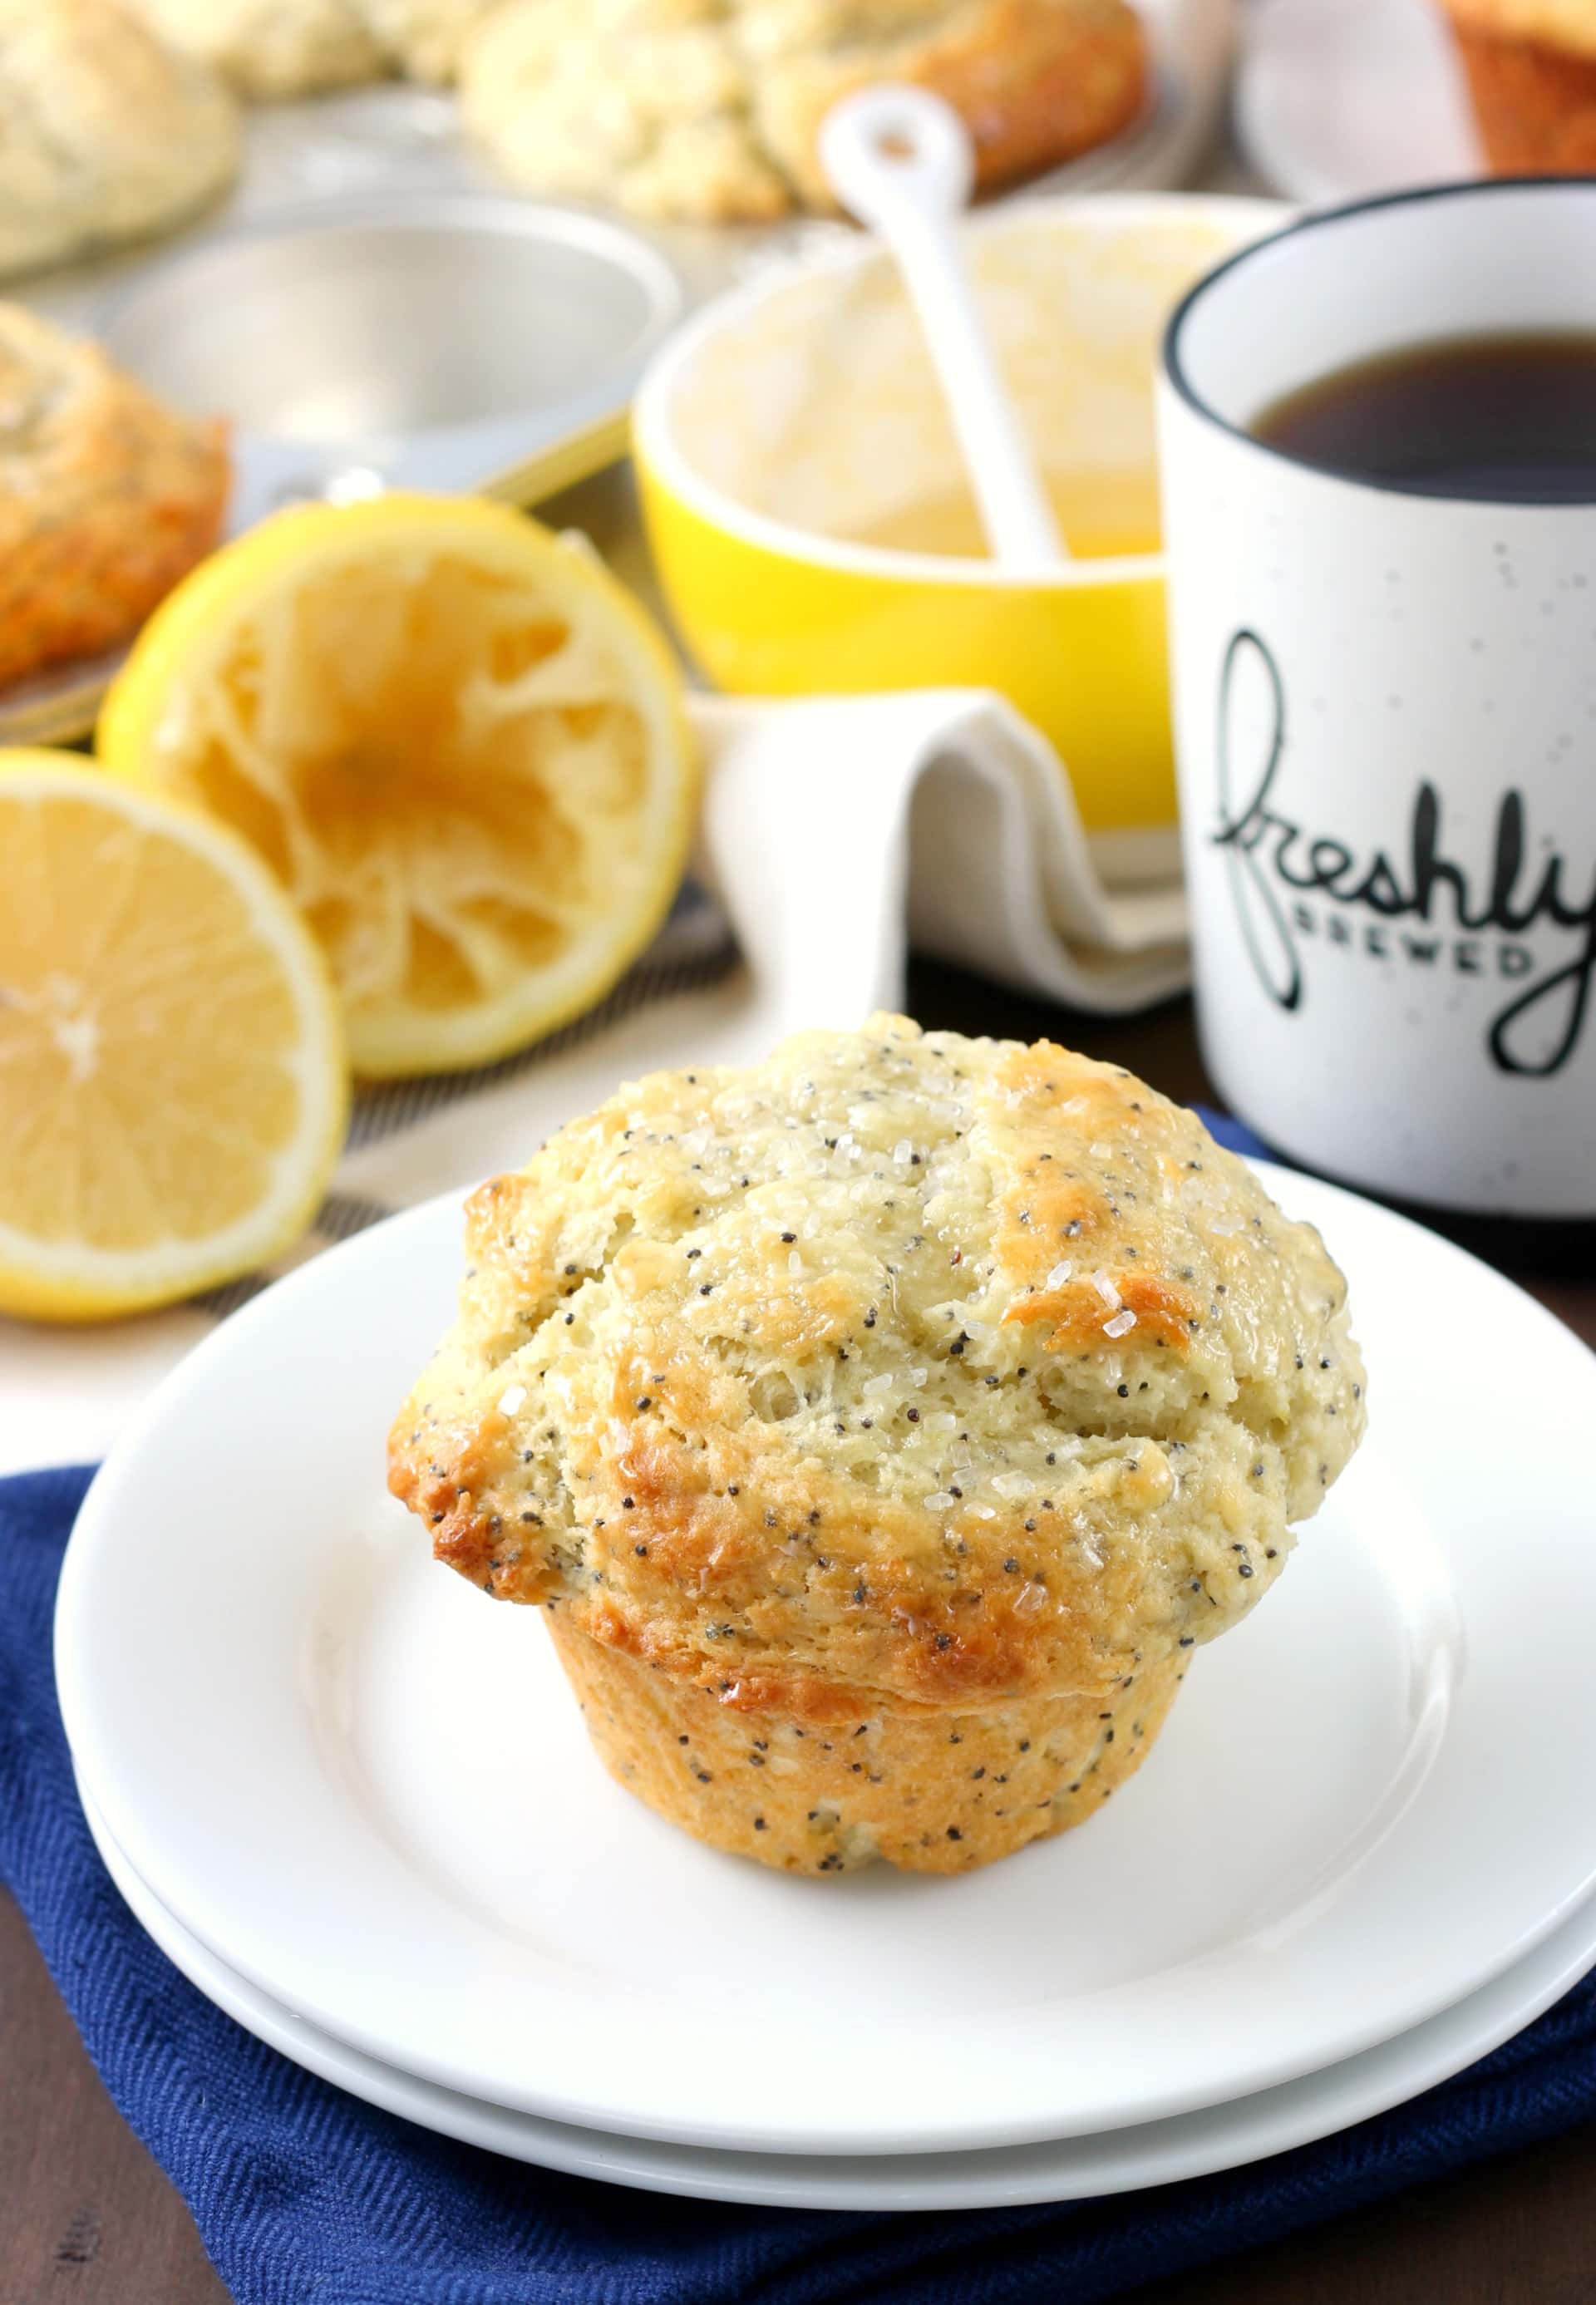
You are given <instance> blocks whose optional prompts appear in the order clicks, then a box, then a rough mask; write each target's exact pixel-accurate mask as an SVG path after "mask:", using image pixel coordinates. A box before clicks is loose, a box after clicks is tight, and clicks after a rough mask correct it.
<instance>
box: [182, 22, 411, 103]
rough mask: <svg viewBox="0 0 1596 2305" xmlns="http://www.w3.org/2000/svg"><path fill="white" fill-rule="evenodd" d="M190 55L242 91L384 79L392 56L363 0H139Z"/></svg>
mask: <svg viewBox="0 0 1596 2305" xmlns="http://www.w3.org/2000/svg"><path fill="white" fill-rule="evenodd" d="M136 4H137V6H138V7H139V9H140V13H142V14H143V16H144V17H145V19H146V21H148V22H149V24H150V25H152V26H153V27H154V29H155V30H157V31H158V32H159V33H161V34H162V36H163V37H164V38H166V39H167V40H169V41H170V42H171V43H172V44H173V46H174V47H179V48H182V49H183V51H184V53H185V54H187V55H193V56H197V57H200V58H201V59H202V60H203V61H204V62H205V63H206V64H211V65H214V67H215V68H216V71H217V72H222V73H224V74H225V77H226V78H227V79H228V80H229V81H231V82H232V83H233V87H234V88H235V89H237V90H238V91H239V93H240V95H241V96H247V97H252V98H257V99H259V98H266V99H270V98H281V97H292V96H314V95H316V94H318V93H319V92H320V91H321V90H323V89H333V88H352V87H355V86H357V85H358V84H359V83H360V82H361V81H369V80H377V79H379V78H380V77H381V75H382V73H383V72H384V71H385V70H386V60H385V58H384V55H383V52H382V49H381V47H380V46H379V45H378V39H377V37H376V35H375V34H374V33H373V31H372V30H371V29H370V27H369V25H368V23H367V21H366V19H365V15H364V13H363V12H362V10H361V5H360V0H136Z"/></svg>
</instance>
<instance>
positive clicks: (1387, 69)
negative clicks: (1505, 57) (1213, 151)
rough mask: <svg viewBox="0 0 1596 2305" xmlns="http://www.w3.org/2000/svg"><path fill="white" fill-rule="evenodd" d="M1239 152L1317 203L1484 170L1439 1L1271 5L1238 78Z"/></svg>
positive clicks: (1258, 11)
mask: <svg viewBox="0 0 1596 2305" xmlns="http://www.w3.org/2000/svg"><path fill="white" fill-rule="evenodd" d="M1235 125H1236V133H1237V136H1238V138H1239V140H1240V142H1241V146H1242V149H1243V151H1244V154H1245V156H1246V157H1247V159H1248V161H1249V162H1250V163H1251V165H1252V167H1253V168H1254V169H1255V170H1256V172H1257V173H1258V174H1259V175H1261V177H1262V178H1263V179H1264V181H1265V183H1269V184H1270V185H1272V186H1273V188H1274V189H1275V190H1276V191H1279V192H1284V193H1285V194H1286V195H1287V197H1288V198H1290V199H1292V200H1303V201H1307V202H1309V203H1311V204H1312V205H1314V206H1319V205H1322V204H1324V203H1326V202H1329V201H1333V200H1358V199H1362V198H1363V197H1364V196H1366V195H1367V194H1369V193H1371V192H1395V191H1405V190H1406V189H1407V188H1408V186H1409V185H1412V184H1434V183H1447V182H1449V181H1453V180H1456V178H1458V177H1463V176H1478V175H1481V174H1483V173H1484V166H1485V163H1484V158H1483V156H1482V155H1481V150H1480V143H1479V139H1478V137H1477V136H1476V134H1475V132H1474V123H1473V116H1472V115H1471V113H1470V111H1469V105H1468V94H1467V90H1466V89H1465V88H1464V81H1463V72H1462V67H1461V65H1460V64H1459V63H1458V61H1457V57H1456V53H1455V52H1454V50H1453V47H1452V43H1451V41H1450V39H1449V38H1448V37H1447V29H1446V26H1445V24H1444V23H1443V21H1441V15H1440V11H1439V8H1438V7H1436V6H1435V5H1434V4H1433V0H1263V4H1261V5H1259V6H1256V7H1254V8H1253V9H1252V11H1251V12H1250V14H1249V17H1248V20H1247V32H1246V45H1245V47H1244V51H1243V55H1242V61H1241V64H1240V68H1239V70H1238V72H1237V74H1236V82H1235Z"/></svg>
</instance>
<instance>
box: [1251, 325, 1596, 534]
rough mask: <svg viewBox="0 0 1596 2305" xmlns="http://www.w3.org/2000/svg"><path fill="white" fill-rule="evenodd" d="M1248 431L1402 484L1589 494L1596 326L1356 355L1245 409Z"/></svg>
mask: <svg viewBox="0 0 1596 2305" xmlns="http://www.w3.org/2000/svg"><path fill="white" fill-rule="evenodd" d="M1249 429H1250V430H1251V431H1252V437H1253V438H1254V439H1255V440H1261V441H1262V442H1263V444H1264V446H1265V447H1269V448H1278V449H1279V450H1280V451H1281V453H1282V454H1283V455H1287V456H1295V457H1296V458H1297V459H1298V461H1299V462H1300V463H1302V464H1316V465H1318V466H1319V467H1320V469H1321V470H1322V471H1325V472H1341V473H1344V474H1346V476H1347V477H1348V478H1349V479H1352V480H1360V481H1373V482H1375V483H1376V484H1377V485H1381V486H1384V487H1387V488H1395V489H1403V490H1404V491H1405V493H1406V494H1408V495H1410V496H1431V497H1467V498H1476V499H1480V498H1484V499H1488V500H1490V502H1492V503H1496V504H1542V505H1551V504H1592V503H1596V335H1592V334H1590V333H1588V332H1586V331H1584V330H1566V331H1565V330H1558V331H1556V332H1552V331H1543V330H1537V331H1534V332H1532V333H1514V334H1510V335H1499V336H1498V335H1492V336H1449V337H1443V338H1440V339H1439V340H1438V341H1434V342H1431V343H1429V344H1413V345H1411V346H1409V347H1407V348H1406V349H1405V350H1404V351H1401V352H1393V353H1380V354H1379V355H1378V357H1376V358H1375V359H1373V360H1363V361H1354V362H1353V363H1352V365H1351V366H1349V367H1346V368H1341V369H1337V370H1335V371H1334V372H1333V373H1332V374H1331V375H1329V376H1325V377H1320V378H1319V379H1318V380H1317V381H1316V382H1314V383H1312V384H1309V385H1304V386H1302V387H1299V388H1298V389H1297V390H1296V391H1295V392H1289V393H1287V394H1286V396H1284V397H1283V398H1282V399H1279V400H1277V401H1275V402H1274V403H1273V404H1271V405H1270V406H1269V407H1268V408H1266V409H1265V410H1264V411H1263V413H1261V415H1259V416H1257V417H1255V418H1254V419H1253V421H1252V425H1251V427H1250V428H1249Z"/></svg>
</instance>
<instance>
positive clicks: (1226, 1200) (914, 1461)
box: [390, 1016, 1363, 1872]
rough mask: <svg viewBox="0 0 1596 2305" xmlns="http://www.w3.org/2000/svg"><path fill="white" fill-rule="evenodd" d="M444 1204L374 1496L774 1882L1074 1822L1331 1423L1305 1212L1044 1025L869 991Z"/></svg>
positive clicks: (1319, 1451) (1003, 1840) (1340, 1416)
mask: <svg viewBox="0 0 1596 2305" xmlns="http://www.w3.org/2000/svg"><path fill="white" fill-rule="evenodd" d="M468 1229H469V1241H468V1253H469V1258H470V1269H469V1272H468V1274H467V1278H466V1280H465V1282H464V1286H463V1291H462V1296H461V1303H460V1313H459V1318H458V1320H457V1321H456V1323H455V1325H454V1328H453V1330H452V1331H450V1333H449V1335H448V1336H447V1337H446V1340H445V1341H444V1343H443V1345H442V1347H441V1348H440V1349H439V1351H438V1353H437V1357H436V1358H435V1359H434V1361H433V1362H432V1364H431V1365H430V1366H429V1369H428V1370H427V1371H426V1373H425V1374H424V1375H423V1376H422V1378H421V1380H420V1383H419V1384H418V1386H417V1387H416V1389H415V1391H414V1393H413V1395H412V1398H411V1399H410V1400H409V1401H408V1402H407V1403H406V1405H405V1407H404V1408H403V1411H402V1412H401V1414H400V1416H399V1417H398V1419H397V1421H396V1423H395V1427H394V1431H393V1435H392V1439H391V1443H390V1467H391V1470H390V1477H391V1484H392V1486H393V1488H394V1489H395V1493H397V1494H398V1495H399V1496H400V1497H402V1498H403V1500H404V1501H405V1502H406V1503H407V1504H408V1505H409V1506H410V1507H411V1509H412V1510H413V1511H415V1512H416V1513H417V1514H419V1515H420V1518H422V1520H423V1521H424V1522H425V1523H426V1524H427V1525H428V1527H429V1529H430V1532H431V1535H432V1540H433V1544H434V1549H435V1551H436V1552H437V1557H438V1558H439V1559H440V1560H441V1561H446V1562H447V1563H448V1564H449V1565H450V1566H451V1567H453V1568H454V1569H458V1570H459V1571H460V1573H461V1574H462V1575H463V1576H464V1577H466V1578H470V1579H471V1582H472V1583H474V1584H476V1585H479V1586H481V1587H482V1588H483V1589H484V1590H485V1591H487V1592H488V1593H490V1594H493V1595H496V1596H497V1598H499V1599H500V1600H505V1601H519V1602H526V1603H534V1604H539V1605H541V1606H542V1607H543V1608H544V1609H545V1610H546V1611H547V1612H548V1621H549V1625H550V1628H551V1630H552V1632H553V1634H554V1637H555V1642H556V1647H557V1648H558V1651H559V1654H560V1657H561V1660H562V1662H563V1663H564V1665H565V1670H566V1671H567V1673H568V1674H569V1676H570V1679H571V1680H572V1682H573V1686H574V1688H575V1690H576V1693H577V1695H578V1697H579V1698H580V1699H581V1701H582V1705H583V1707H584V1708H585V1711H586V1715H587V1722H588V1727H589V1730H590V1733H591V1735H592V1738H593V1740H594V1742H595V1744H596V1746H597V1748H598V1750H599V1754H600V1755H601V1756H602V1757H603V1759H604V1760H605V1762H606V1763H607V1765H608V1766H609V1768H610V1769H611V1771H612V1772H613V1773H614V1774H615V1775H616V1776H617V1777H618V1778H620V1779H621V1781H622V1782H624V1783H625V1784H627V1785H629V1786H630V1787H631V1788H632V1790H633V1791H635V1792H636V1793H638V1794H639V1795H640V1796H641V1798H642V1799H644V1800H646V1801H647V1802H649V1804H650V1806H652V1807H654V1808H656V1809H658V1811H659V1812H660V1813H661V1814H662V1815H664V1816H668V1817H670V1818H672V1819H673V1820H674V1821H675V1823H677V1824H681V1825H683V1826H684V1827H685V1828H686V1829H687V1830H688V1831H689V1832H690V1833H696V1834H697V1835H698V1836H699V1837H700V1839H702V1840H705V1841H709V1842H711V1843H713V1844H714V1845H715V1846H716V1847H717V1848H720V1849H725V1850H736V1851H739V1852H741V1853H742V1854H743V1855H746V1856H750V1857H754V1858H760V1859H761V1860H762V1861H764V1862H765V1863H768V1864H770V1865H775V1866H780V1867H788V1868H791V1869H794V1870H802V1871H806V1872H836V1871H840V1870H842V1869H844V1868H845V1867H852V1866H855V1865H859V1864H862V1863H865V1862H867V1861H869V1860H870V1858H876V1857H881V1858H887V1860H888V1861H889V1862H891V1863H892V1864H895V1865H898V1866H903V1867H910V1868H912V1869H914V1870H920V1871H929V1872H954V1871H959V1870H964V1869H965V1868H968V1867H972V1866H976V1865H981V1864H985V1863H988V1862H989V1861H990V1860H991V1859H992V1858H997V1857H1000V1856H1004V1855H1006V1854H1007V1853H1008V1852H1009V1851H1011V1850H1016V1849H1019V1848H1021V1847H1023V1845H1024V1844H1025V1843H1026V1842H1027V1841H1033V1840H1035V1839H1037V1838H1039V1837H1040V1836H1041V1835H1043V1834H1048V1833H1058V1832H1061V1831H1062V1830H1064V1829H1065V1827H1066V1826H1068V1825H1071V1824H1078V1823H1079V1822H1080V1821H1081V1820H1082V1818H1084V1817H1086V1816H1090V1815H1091V1812H1092V1811H1093V1809H1095V1808H1096V1807H1099V1805H1100V1804H1101V1803H1102V1802H1103V1801H1104V1800H1106V1799H1108V1796H1109V1795H1110V1793H1111V1792H1112V1791H1113V1790H1115V1788H1116V1786H1117V1785H1119V1784H1120V1783H1122V1782H1124V1780H1125V1778H1126V1777H1128V1776H1129V1775H1130V1774H1131V1773H1132V1772H1133V1770H1134V1769H1135V1768H1136V1766H1137V1765H1138V1764H1139V1763H1140V1762H1141V1760H1142V1758H1143V1757H1144V1756H1145V1755H1146V1753H1147V1751H1148V1749H1149V1747H1150V1744H1151V1742H1152V1739H1153V1738H1154V1736H1155V1735H1156V1733H1157V1731H1158V1729H1159V1724H1160V1722H1162V1719H1163V1716H1164V1714H1165V1712H1166V1711H1167V1707H1168V1705H1169V1703H1170V1700H1171V1698H1172V1697H1173V1696H1174V1694H1175V1691H1176V1687H1177V1685H1178V1683H1179V1681H1180V1680H1181V1678H1182V1676H1183V1675H1184V1672H1185V1671H1186V1667H1187V1664H1188V1663H1189V1660H1190V1658H1191V1656H1192V1654H1193V1650H1194V1649H1195V1647H1196V1646H1199V1645H1201V1644H1202V1643H1205V1642H1208V1641H1210V1640H1212V1639H1213V1638H1214V1637H1216V1636H1217V1635H1218V1634H1219V1633H1221V1632H1223V1631H1225V1630H1226V1629H1227V1628H1228V1627H1230V1626H1232V1625H1235V1624H1237V1623H1239V1622H1240V1620H1242V1618H1243V1617H1244V1616H1245V1615H1246V1614H1247V1612H1249V1610H1251V1609H1252V1607H1253V1606H1254V1605H1255V1604H1256V1603H1257V1602H1258V1600H1259V1599H1260V1598H1261V1595H1263V1593H1264V1592H1265V1591H1267V1589H1268V1587H1269V1586H1270V1585H1271V1584H1272V1583H1273V1581H1274V1579H1275V1578H1276V1577H1277V1576H1278V1573H1279V1571H1280V1569H1281V1568H1282V1566H1283V1565H1284V1562H1285V1561H1286V1556H1287V1554H1288V1552H1289V1551H1290V1548H1291V1541H1292V1540H1291V1535H1290V1527H1289V1524H1290V1523H1291V1522H1292V1521H1294V1520H1300V1519H1303V1518H1306V1517H1307V1516H1308V1515H1310V1514H1312V1512H1313V1511H1314V1510H1316V1508H1317V1506H1318V1505H1319V1503H1320V1500H1321V1498H1322V1497H1323V1495H1324V1493H1325V1491H1326V1489H1327V1488H1328V1487H1329V1484H1330V1483H1331V1482H1332V1481H1333V1480H1334V1479H1335V1478H1336V1476H1337V1474H1338V1473H1339V1472H1340V1471H1341V1469H1342V1467H1344V1466H1345V1464H1346V1461H1347V1459H1348V1458H1349V1457H1350V1456H1351V1454H1352V1452H1353V1450H1354V1447H1355V1446H1356V1443H1357V1441H1358V1438H1359V1435H1360V1433H1361V1432H1362V1429H1363V1369H1362V1365H1361V1363H1360V1361H1359V1358H1358V1354H1357V1350H1356V1348H1355V1346H1354V1344H1353V1342H1352V1340H1351V1338H1350V1335H1349V1333H1348V1329H1347V1314H1346V1287H1345V1284H1344V1282H1343V1280H1342V1278H1341V1275H1340V1274H1339V1272H1337V1269H1336V1267H1335V1265H1334V1264H1333V1263H1331V1262H1330V1259H1329V1256H1328V1255H1327V1254H1326V1252H1325V1249H1324V1247H1323V1245H1322V1243H1321V1242H1320V1238H1319V1237H1318V1235H1317V1234H1316V1233H1315V1232H1314V1231H1313V1230H1312V1229H1311V1228H1310V1227H1308V1226H1305V1225H1301V1224H1295V1223H1293V1222H1290V1221H1288V1220H1287V1219H1286V1218H1285V1217H1284V1216H1283V1215H1282V1214H1281V1213H1280V1212H1279V1210H1278V1209H1277V1208H1276V1206H1275V1205H1274V1204H1273V1202H1272V1201H1271V1200H1270V1199H1269V1195H1268V1194H1267V1193H1266V1192H1265V1191H1264V1190H1263V1188H1262V1187H1261V1185H1260V1184H1259V1183H1258V1182H1257V1180H1256V1179H1255V1178H1254V1177H1253V1176H1252V1173H1251V1172H1250V1171H1249V1170H1247V1169H1246V1168H1245V1167H1244V1165H1243V1164H1242V1163H1241V1162H1240V1161H1237V1160H1235V1158H1234V1157H1233V1156H1232V1155H1231V1154H1229V1153H1227V1152H1224V1151H1222V1150H1221V1149H1220V1148H1219V1147H1218V1146H1217V1145H1216V1144H1214V1143H1213V1142H1212V1140H1211V1139H1210V1137H1209V1135H1207V1133H1206V1132H1205V1130H1204V1129H1203V1128H1202V1127H1201V1123H1200V1122H1199V1121H1198V1120H1197V1119H1196V1118H1195V1117H1194V1116H1193V1114H1192V1113H1190V1112H1188V1111H1186V1110H1183V1109H1181V1108H1179V1107H1177V1106H1175V1105H1171V1104H1169V1103H1167V1101H1165V1100H1164V1099H1163V1098H1162V1097H1160V1096H1158V1095H1157V1094H1155V1093H1154V1092H1153V1091H1152V1090H1150V1089H1149V1088H1146V1087H1145V1086H1143V1084H1142V1083H1141V1082H1140V1081H1138V1080H1137V1079H1135V1078H1134V1077H1133V1076H1132V1075H1131V1074H1129V1073H1126V1072H1124V1071H1121V1070H1119V1069H1118V1068H1117V1067H1112V1066H1108V1065H1102V1064H1098V1063H1094V1062H1092V1061H1091V1060H1090V1059H1086V1058H1083V1057H1079V1056H1074V1055H1072V1054H1070V1053H1069V1052H1068V1051H1067V1050H1064V1049H1061V1048H1057V1047H1055V1046H1054V1045H1052V1044H1051V1043H1050V1042H1040V1043H1038V1044H1037V1045H1036V1046H1034V1047H1029V1048H1028V1047H1024V1046H1022V1045H1020V1044H1018V1043H1014V1042H999V1041H971V1040H965V1039H963V1038H961V1037H960V1036H959V1035H957V1034H956V1033H921V1031H920V1030H919V1029H918V1027H917V1026H915V1025H913V1024H911V1023H909V1022H907V1021H906V1020H905V1019H904V1018H902V1017H896V1016H879V1017H876V1018H874V1019H872V1021H871V1022H870V1024H869V1025H867V1026H866V1027H865V1028H864V1029H863V1031H862V1032H858V1033H805V1034H802V1035H800V1036H798V1037H797V1038H795V1039H794V1040H791V1041H788V1042H785V1044H784V1045H783V1046H782V1047H781V1048H779V1049H777V1051H776V1052H775V1054H774V1055H773V1056H772V1057H770V1058H769V1059H768V1060H767V1061H766V1062H765V1063H763V1064H760V1065H757V1066H754V1067H750V1068H748V1069H746V1070H703V1071H698V1072H682V1073H667V1074H658V1075H655V1076H652V1077H650V1078H649V1079H646V1080H643V1081H641V1082H638V1083H635V1084H631V1085H629V1086H626V1087H624V1088H622V1089H621V1090H620V1091H619V1092H618V1093H617V1094H616V1095H615V1096H614V1097H613V1098H612V1099H611V1100H610V1101H608V1102H607V1104H605V1105H603V1106H601V1107H600V1108H599V1110H598V1111H597V1112H596V1113H594V1114H593V1115H592V1116H591V1117H590V1118H587V1119H584V1120H581V1121H577V1122H574V1123H573V1124H572V1125H571V1126H569V1127H566V1128H564V1129H562V1130H561V1131H560V1133H559V1134H558V1135H556V1136H555V1137H553V1138H552V1139H551V1140H550V1142H549V1143H548V1144H547V1145H546V1146H544V1148H543V1149H542V1150H541V1151H540V1152H539V1154H538V1156H537V1157H536V1159H535V1160H533V1161H532V1162H531V1164H530V1166H529V1167H528V1168H526V1169H525V1170H522V1171H521V1172H520V1173H519V1174H518V1175H514V1176H507V1177H500V1178H496V1179H494V1180H493V1181H492V1182H490V1183H489V1184H487V1185H485V1186H483V1187H481V1188H480V1191H479V1192H478V1193H477V1194H476V1195H475V1196H474V1198H473V1199H472V1201H471V1204H470V1210H469V1218H468Z"/></svg>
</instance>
